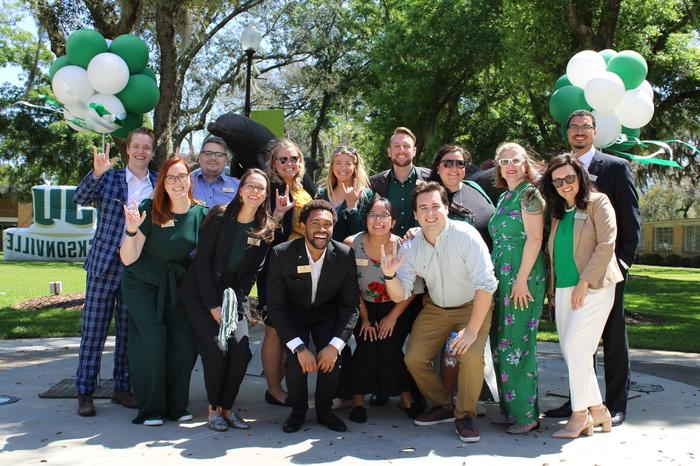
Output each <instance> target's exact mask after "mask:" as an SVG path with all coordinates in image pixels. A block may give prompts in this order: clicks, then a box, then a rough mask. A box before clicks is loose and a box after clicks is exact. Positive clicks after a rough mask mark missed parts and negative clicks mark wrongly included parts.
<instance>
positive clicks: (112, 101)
mask: <svg viewBox="0 0 700 466" xmlns="http://www.w3.org/2000/svg"><path fill="white" fill-rule="evenodd" d="M90 104H99V105H102V106H103V107H104V108H105V110H107V111H108V112H109V113H110V115H105V116H102V117H101V116H100V115H99V114H98V113H97V112H96V111H95V109H94V108H91V107H90ZM87 105H88V112H87V116H88V118H89V119H91V120H93V121H94V122H95V129H94V130H95V131H96V132H98V133H111V132H112V131H115V130H117V129H119V125H117V124H116V123H114V118H119V119H120V120H123V119H124V118H126V109H125V108H124V104H122V102H121V101H120V100H119V99H118V98H117V97H115V96H113V95H106V94H95V95H94V96H93V97H92V98H91V99H90V100H89V101H88V103H87Z"/></svg>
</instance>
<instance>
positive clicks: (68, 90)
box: [51, 65, 95, 105]
mask: <svg viewBox="0 0 700 466" xmlns="http://www.w3.org/2000/svg"><path fill="white" fill-rule="evenodd" d="M51 89H52V90H53V93H54V95H55V96H56V98H57V99H58V101H59V102H61V103H62V104H64V105H65V104H74V103H76V102H86V101H87V100H88V99H90V97H92V95H93V94H94V93H95V89H93V88H92V86H91V85H90V81H88V77H87V71H85V70H84V69H82V68H81V67H79V66H75V65H68V66H64V67H63V68H61V69H59V70H58V71H56V74H54V75H53V80H52V81H51Z"/></svg>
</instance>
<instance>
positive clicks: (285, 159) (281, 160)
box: [277, 155, 299, 165]
mask: <svg viewBox="0 0 700 466" xmlns="http://www.w3.org/2000/svg"><path fill="white" fill-rule="evenodd" d="M277 162H279V163H280V164H282V165H285V164H286V163H287V162H292V163H298V162H299V156H298V155H290V156H289V157H277Z"/></svg>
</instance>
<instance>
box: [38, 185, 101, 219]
mask: <svg viewBox="0 0 700 466" xmlns="http://www.w3.org/2000/svg"><path fill="white" fill-rule="evenodd" d="M74 192H75V187H74V186H34V187H33V188H32V196H33V198H34V223H37V224H39V225H45V226H48V225H53V224H54V221H56V220H63V221H64V222H66V223H68V224H70V225H91V224H92V223H93V222H94V218H93V216H94V214H95V211H94V210H93V209H89V208H82V207H81V208H78V206H77V205H76V204H75V202H73V193H74Z"/></svg>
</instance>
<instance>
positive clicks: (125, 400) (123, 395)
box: [112, 390, 139, 409]
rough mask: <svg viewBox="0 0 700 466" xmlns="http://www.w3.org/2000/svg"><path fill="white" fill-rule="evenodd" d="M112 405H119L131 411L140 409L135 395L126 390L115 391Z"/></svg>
mask: <svg viewBox="0 0 700 466" xmlns="http://www.w3.org/2000/svg"><path fill="white" fill-rule="evenodd" d="M112 403H117V404H120V405H122V406H124V407H126V408H131V409H136V408H138V407H139V404H138V403H137V402H136V398H134V395H132V394H131V392H128V391H126V390H114V392H113V393H112Z"/></svg>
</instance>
